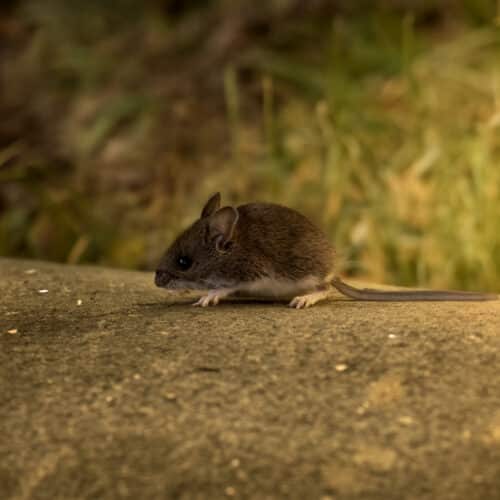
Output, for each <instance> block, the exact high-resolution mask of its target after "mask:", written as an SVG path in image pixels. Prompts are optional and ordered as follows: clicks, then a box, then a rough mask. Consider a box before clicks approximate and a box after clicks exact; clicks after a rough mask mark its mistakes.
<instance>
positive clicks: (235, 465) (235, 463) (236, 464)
mask: <svg viewBox="0 0 500 500" xmlns="http://www.w3.org/2000/svg"><path fill="white" fill-rule="evenodd" d="M239 466H240V461H239V460H238V459H237V458H233V459H232V460H231V467H233V468H234V469H236V468H237V467H239Z"/></svg>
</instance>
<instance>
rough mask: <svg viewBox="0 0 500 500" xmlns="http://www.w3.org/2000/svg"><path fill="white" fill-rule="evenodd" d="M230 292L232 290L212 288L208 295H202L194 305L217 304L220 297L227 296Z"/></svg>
mask: <svg viewBox="0 0 500 500" xmlns="http://www.w3.org/2000/svg"><path fill="white" fill-rule="evenodd" d="M230 293H231V290H210V291H209V292H208V293H207V294H206V295H204V296H203V297H200V298H199V299H198V300H197V301H196V302H195V303H194V304H193V306H200V307H207V306H216V305H217V304H218V303H219V300H220V299H223V298H224V297H227V296H228V295H229V294H230Z"/></svg>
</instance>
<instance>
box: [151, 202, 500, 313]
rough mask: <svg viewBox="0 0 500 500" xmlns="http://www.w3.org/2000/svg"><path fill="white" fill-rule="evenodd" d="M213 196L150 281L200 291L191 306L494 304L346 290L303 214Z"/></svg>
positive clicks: (328, 249)
mask: <svg viewBox="0 0 500 500" xmlns="http://www.w3.org/2000/svg"><path fill="white" fill-rule="evenodd" d="M220 203H221V198H220V194H219V193H216V194H214V195H213V196H212V197H211V198H210V199H209V200H208V201H207V203H206V204H205V206H204V207H203V210H202V212H201V216H200V218H199V219H198V220H197V221H195V222H194V223H193V224H192V225H191V226H190V227H189V228H188V229H186V230H185V231H184V232H183V233H182V234H180V235H179V236H178V238H177V239H176V240H175V241H174V243H173V244H172V245H171V246H170V248H169V249H168V250H167V251H166V252H165V254H164V255H163V257H162V259H161V262H160V264H159V265H158V269H157V271H156V275H155V284H156V285H157V286H159V287H162V288H167V289H169V290H177V289H196V290H208V293H207V294H206V295H204V296H202V297H201V298H200V299H199V300H198V301H197V302H195V303H194V304H193V305H195V306H202V307H206V306H208V305H216V304H218V303H219V301H220V300H221V299H223V298H225V297H228V296H230V295H247V296H252V297H259V298H264V299H270V300H272V299H291V302H290V303H289V305H290V307H294V308H297V309H301V308H304V307H309V306H312V305H313V304H315V303H316V302H318V301H320V300H323V299H325V298H327V297H328V296H330V295H331V294H332V291H333V288H336V289H337V290H338V291H339V292H341V293H342V294H344V295H346V296H348V297H351V298H354V299H359V300H375V301H417V300H418V301H421V300H428V301H435V300H461V301H464V300H494V299H497V298H498V296H497V295H493V294H485V293H476V292H459V291H437V290H417V291H383V290H372V289H366V288H365V289H359V288H354V287H353V286H351V285H348V284H347V283H345V282H344V281H342V280H341V279H340V278H339V277H337V276H336V275H335V270H334V264H335V251H334V249H333V247H332V245H331V244H330V243H329V241H328V240H327V238H326V236H325V235H324V234H323V233H322V232H321V231H320V230H319V229H318V228H317V227H316V226H315V225H314V224H313V223H312V222H310V221H309V220H308V219H307V218H306V217H305V216H303V215H301V214H300V213H298V212H296V211H295V210H292V209H290V208H286V207H283V206H280V205H275V204H271V203H249V204H247V205H240V206H239V207H231V206H226V207H223V208H220Z"/></svg>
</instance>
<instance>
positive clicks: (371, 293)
mask: <svg viewBox="0 0 500 500" xmlns="http://www.w3.org/2000/svg"><path fill="white" fill-rule="evenodd" d="M331 283H332V285H333V286H334V287H335V288H336V289H337V290H338V291H339V292H340V293H342V294H344V295H346V296H347V297H351V298H352V299H358V300H372V301H386V302H394V301H398V302H404V301H424V300H426V301H466V300H469V301H482V300H498V298H499V297H498V295H496V294H493V293H481V292H461V291H444V290H408V291H407V290H395V291H392V290H375V289H372V288H355V287H353V286H351V285H348V284H347V283H345V282H344V281H342V280H341V279H340V278H338V277H335V278H333V279H332V282H331Z"/></svg>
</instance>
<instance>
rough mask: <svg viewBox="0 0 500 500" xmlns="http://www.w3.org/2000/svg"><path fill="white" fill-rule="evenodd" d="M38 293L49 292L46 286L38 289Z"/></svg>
mask: <svg viewBox="0 0 500 500" xmlns="http://www.w3.org/2000/svg"><path fill="white" fill-rule="evenodd" d="M38 293H49V291H48V290H47V289H46V288H42V289H41V290H38Z"/></svg>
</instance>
